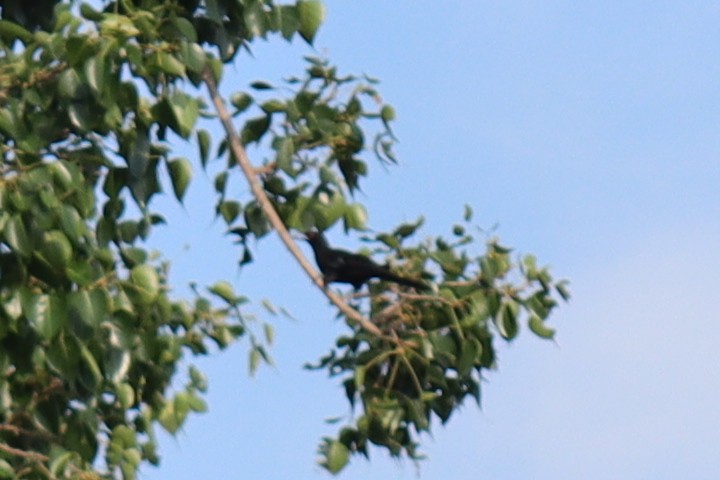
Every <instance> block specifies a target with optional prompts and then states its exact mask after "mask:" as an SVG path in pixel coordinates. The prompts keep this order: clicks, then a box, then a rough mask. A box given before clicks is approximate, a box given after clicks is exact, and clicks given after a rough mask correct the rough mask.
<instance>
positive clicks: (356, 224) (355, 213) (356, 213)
mask: <svg viewBox="0 0 720 480" xmlns="http://www.w3.org/2000/svg"><path fill="white" fill-rule="evenodd" d="M367 218H368V217H367V210H365V206H364V205H363V204H361V203H353V204H350V205H348V206H347V208H346V209H345V214H344V215H343V221H344V223H345V230H364V229H365V226H366V225H367Z"/></svg>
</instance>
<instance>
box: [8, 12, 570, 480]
mask: <svg viewBox="0 0 720 480" xmlns="http://www.w3.org/2000/svg"><path fill="white" fill-rule="evenodd" d="M30 3H32V2H30ZM30 3H28V2H25V3H23V2H18V1H13V0H4V1H2V2H0V7H2V19H0V49H2V55H0V106H1V108H0V141H1V146H2V152H1V154H0V155H1V157H0V169H1V170H0V303H1V305H2V306H1V307H0V372H1V373H2V374H1V375H0V476H2V477H3V478H14V477H18V478H76V477H79V478H101V477H102V478H114V477H116V476H118V475H121V476H122V477H123V478H126V479H130V478H134V477H135V475H136V472H137V470H138V468H139V466H140V465H141V464H142V463H143V462H149V463H151V464H157V463H158V461H159V456H158V453H157V442H156V440H155V434H154V431H155V429H156V428H157V427H158V426H159V427H161V428H163V429H165V430H166V431H168V432H170V433H175V432H176V431H178V429H179V428H180V427H181V426H182V425H183V422H184V421H185V419H186V418H187V416H188V415H189V413H190V412H202V411H204V410H205V409H206V405H205V402H204V400H203V396H202V394H203V392H205V390H206V388H207V383H206V380H205V378H204V376H203V374H202V373H201V372H200V371H199V370H197V369H196V368H195V367H192V366H191V367H190V368H189V371H188V372H187V381H186V383H185V386H184V387H183V388H180V389H173V388H171V385H172V384H173V380H174V379H175V377H176V374H177V369H178V365H179V361H180V360H181V358H182V357H183V355H206V354H208V353H209V352H210V351H211V346H212V345H215V346H217V347H219V348H220V349H222V348H225V347H226V346H228V345H229V344H230V343H232V342H233V341H235V340H236V339H239V338H245V339H247V341H248V343H249V349H250V365H251V367H252V368H253V369H254V368H256V367H257V365H258V363H259V362H260V361H269V357H268V353H267V343H269V342H271V341H272V337H273V332H272V327H271V326H270V325H268V324H264V325H262V328H259V327H261V325H260V324H258V323H257V322H254V321H253V317H252V316H251V315H249V314H248V312H247V308H248V307H247V305H246V304H247V302H248V299H247V298H245V297H243V296H242V295H239V294H236V293H235V292H234V291H233V289H232V287H231V286H230V284H228V283H226V282H224V281H218V283H216V284H215V285H212V286H210V287H209V288H207V289H199V288H196V289H195V292H196V296H195V298H193V299H189V300H182V299H175V298H173V297H172V295H171V293H170V283H169V278H168V265H167V263H165V262H163V261H162V258H161V257H159V256H158V255H157V254H156V253H154V252H149V251H147V249H146V248H145V247H144V240H146V239H147V238H148V236H149V235H150V234H151V232H152V229H153V228H155V227H157V226H158V225H162V224H164V223H165V222H166V219H165V218H164V217H163V216H162V215H161V214H160V213H159V212H156V211H154V210H153V207H152V205H153V202H152V201H153V198H154V197H155V196H156V195H157V194H158V193H160V185H161V184H163V183H168V184H169V185H171V188H172V192H173V194H174V195H175V197H176V198H177V200H178V201H180V202H182V201H183V198H184V195H185V193H186V191H187V188H188V185H189V184H190V182H191V180H192V172H193V166H197V167H200V168H206V166H207V165H208V164H209V162H217V161H218V160H217V159H220V160H219V161H221V162H222V161H224V162H225V163H224V168H222V169H220V171H219V173H217V175H216V177H215V179H214V185H215V189H216V192H217V202H216V204H215V205H214V211H212V210H211V212H210V213H211V214H214V215H216V216H217V217H219V218H221V219H222V220H223V221H224V222H225V223H226V224H227V226H228V232H229V233H230V234H231V235H232V236H233V237H234V238H235V239H236V240H237V241H238V242H239V243H240V244H241V245H242V246H243V250H242V253H241V255H240V257H239V262H240V264H246V263H249V262H252V259H253V253H252V249H251V246H252V245H253V243H252V242H249V240H254V239H260V238H263V237H265V236H266V235H268V234H269V233H270V232H271V231H273V230H276V231H278V233H280V234H281V236H282V237H283V238H284V239H286V241H287V239H289V236H287V235H286V234H287V230H286V229H290V230H295V231H297V232H304V231H307V230H309V229H312V228H316V229H320V230H325V229H328V228H330V227H332V226H333V225H336V224H338V223H341V224H342V226H343V228H344V230H345V231H346V232H353V231H357V232H362V234H363V238H364V240H366V241H367V242H368V245H369V248H370V249H371V250H373V251H374V253H376V254H378V255H383V256H385V258H386V260H387V261H388V262H390V263H391V264H393V265H395V267H396V268H398V269H399V270H401V271H402V272H404V273H405V274H407V275H411V276H416V277H420V276H421V277H423V278H424V279H425V280H426V281H428V282H429V283H430V284H432V285H433V286H434V287H433V289H432V291H430V292H423V293H417V292H413V291H408V290H405V289H398V288H397V287H396V286H391V285H387V284H385V283H382V282H380V283H375V284H372V285H371V287H370V290H369V295H368V296H366V297H360V298H357V299H356V300H354V301H353V303H352V305H347V304H345V303H344V302H342V301H341V300H339V299H338V298H337V296H335V295H333V294H332V292H326V293H327V294H328V296H329V297H330V298H331V300H333V301H334V302H335V303H336V304H337V305H338V307H339V308H340V314H341V315H342V316H343V317H344V318H345V319H346V321H347V323H348V331H347V334H346V335H344V336H342V337H341V338H339V339H338V340H337V342H336V344H335V345H334V346H333V347H332V348H331V350H330V353H329V354H327V355H326V356H324V357H322V358H321V359H320V360H319V361H318V362H317V363H315V364H313V365H310V366H309V368H313V369H322V370H325V371H327V372H328V373H329V374H330V375H332V376H337V377H340V379H341V381H342V384H343V385H344V392H345V395H346V396H347V399H348V401H349V403H350V405H352V406H353V407H354V408H355V410H356V411H357V414H356V415H355V416H354V418H352V419H350V420H349V422H348V423H347V425H345V426H343V427H341V429H340V431H339V433H338V434H337V436H336V437H333V438H331V437H328V438H325V439H323V441H322V443H321V446H320V453H321V463H322V464H323V465H324V466H325V467H326V468H327V469H328V470H330V471H332V472H337V471H339V470H341V469H342V468H343V467H344V466H345V465H346V463H347V462H348V459H349V457H350V455H351V454H362V455H365V456H367V455H368V453H369V449H368V447H369V445H371V444H372V445H377V446H379V447H382V448H385V449H387V451H388V452H390V454H391V455H394V456H401V455H407V456H409V457H410V458H418V457H419V452H418V447H419V440H420V437H419V435H420V434H421V433H422V432H428V431H430V430H431V428H432V426H433V419H434V418H437V419H438V420H439V421H440V422H445V421H447V420H448V419H449V418H450V417H451V415H452V413H453V412H454V411H456V410H457V408H458V407H459V406H460V405H461V404H462V403H463V401H464V400H465V398H466V397H467V396H470V397H471V398H472V399H474V400H475V401H477V402H479V400H480V380H481V377H482V372H483V370H484V369H488V368H492V367H493V366H494V364H495V355H494V341H495V338H496V337H498V336H499V337H500V338H503V339H505V340H512V339H513V338H514V337H515V336H516V335H517V333H518V331H519V328H520V327H519V326H520V323H521V322H523V321H526V322H527V323H528V325H529V328H530V330H531V331H533V332H534V333H535V334H536V335H538V336H540V337H542V338H552V336H553V330H551V329H550V328H549V327H548V326H547V325H546V324H545V320H546V318H547V317H548V315H549V314H550V313H551V311H552V310H553V309H554V308H555V307H556V305H557V300H556V298H557V297H558V296H559V297H562V298H567V290H566V287H565V284H564V283H563V282H559V283H555V282H554V281H553V279H552V278H551V276H550V274H549V272H548V270H547V269H546V268H540V267H538V266H537V264H536V262H535V259H534V258H533V257H532V256H525V257H521V258H519V259H514V258H513V256H512V255H511V251H510V249H508V248H506V247H504V246H502V245H501V244H500V243H499V241H498V240H496V239H493V238H489V239H486V240H485V242H483V241H480V242H478V239H476V238H473V236H471V235H470V234H468V233H467V232H470V231H473V230H472V226H471V223H470V222H471V217H472V212H471V210H470V208H469V207H467V208H466V212H465V215H464V221H463V222H461V223H459V224H458V225H456V226H455V227H454V229H453V231H452V232H451V234H450V235H449V236H448V238H442V237H437V238H425V239H424V240H417V239H416V237H417V235H418V233H417V232H418V230H419V228H420V227H421V225H422V220H419V221H417V222H415V223H409V224H403V225H400V226H398V227H397V228H396V229H395V230H393V231H391V232H375V233H372V234H371V233H368V231H369V230H368V229H367V225H368V212H367V211H366V209H365V207H364V206H363V205H362V204H361V203H358V202H357V201H355V200H354V196H353V194H354V192H356V191H357V190H358V189H360V187H361V184H362V182H363V181H364V180H365V177H366V176H367V173H368V161H369V158H368V157H375V158H376V159H378V160H379V161H381V162H383V163H385V164H393V163H395V161H396V159H395V156H394V154H393V151H392V146H393V142H394V136H393V133H392V130H391V122H392V121H393V119H394V111H393V109H392V107H391V106H390V105H388V104H385V103H383V101H382V100H381V97H380V95H379V93H378V91H377V90H376V87H377V86H376V81H375V80H373V79H371V78H368V77H365V76H354V75H347V74H343V73H340V72H339V70H338V69H337V68H336V67H335V66H333V65H332V64H330V63H329V62H328V61H327V60H324V59H318V58H314V57H308V58H307V67H306V70H305V71H304V72H302V73H301V74H299V75H297V76H294V77H292V76H291V77H290V78H289V79H288V80H287V82H286V84H284V85H280V86H274V85H273V84H272V83H271V82H268V81H264V80H254V81H253V80H251V79H248V88H246V89H244V90H241V91H237V92H234V93H232V94H231V95H230V96H229V97H228V99H227V102H224V101H223V99H222V98H220V97H219V93H218V90H217V86H216V82H217V81H220V80H221V79H222V74H223V68H224V65H225V64H228V63H231V62H234V61H239V60H238V59H241V58H242V57H238V53H239V52H240V51H242V50H244V49H245V50H250V49H251V48H252V44H253V42H254V41H256V39H258V38H264V39H269V38H272V37H276V36H279V37H281V38H283V39H285V40H287V41H293V40H294V39H295V38H297V37H299V38H300V39H301V40H303V41H305V42H307V43H312V41H313V39H314V37H315V34H316V32H317V30H318V28H319V26H320V24H321V23H322V20H323V16H324V7H323V5H322V4H321V3H320V2H317V1H313V0H300V1H297V2H295V3H291V4H277V3H275V2H273V1H271V0H242V1H238V0H203V1H201V0H121V1H106V2H103V3H102V4H101V5H99V4H98V3H97V2H96V3H94V4H91V3H90V2H87V3H86V2H61V1H58V0H43V1H42V2H34V3H33V4H32V5H30ZM41 3H42V5H40V4H41ZM204 88H206V89H207V91H208V93H209V95H210V99H211V100H212V101H211V102H208V101H207V97H204V96H203V95H202V89H204ZM288 92H290V93H288ZM226 103H229V104H230V105H231V108H232V110H231V111H227V110H226V109H225V105H226ZM211 104H212V105H214V107H215V108H212V105H211ZM201 117H205V118H208V119H210V120H211V121H213V120H214V121H215V123H216V125H222V126H223V127H224V129H223V130H222V131H221V132H222V133H220V134H219V135H218V131H220V130H219V129H218V130H213V129H208V130H205V129H202V128H200V127H199V126H198V121H199V119H200V118H201ZM231 118H232V119H235V120H236V121H237V120H238V119H239V120H240V121H241V125H242V126H241V127H240V128H239V130H237V129H236V128H233V127H232V126H231V125H230V126H229V121H230V119H231ZM217 120H219V121H220V122H219V124H218V122H217ZM237 131H239V132H240V133H239V135H238V134H237ZM213 135H215V138H213ZM178 139H183V140H185V141H188V142H193V143H195V144H196V145H197V146H198V156H197V159H192V160H191V159H188V158H183V157H179V156H177V154H176V153H175V152H174V151H173V148H172V146H171V144H172V143H175V142H176V141H177V140H178ZM169 140H172V142H170V141H169ZM251 144H252V145H256V146H257V150H258V151H263V152H266V156H264V158H266V160H265V161H264V162H262V163H261V162H257V161H256V162H254V164H253V165H250V164H249V160H248V158H247V154H246V152H245V149H244V147H245V146H249V145H251ZM238 166H239V167H240V168H238ZM239 172H242V173H243V174H244V175H245V176H246V177H247V180H248V181H250V183H251V185H253V186H254V188H255V190H253V193H254V195H252V196H250V197H249V198H247V199H237V198H231V197H230V196H229V195H228V184H229V180H230V179H231V178H232V177H233V176H237V175H238V173H239ZM210 208H213V207H210ZM289 241H290V242H292V240H289ZM478 244H480V245H481V246H482V245H483V244H484V246H482V248H483V251H482V252H481V253H477V245H478ZM290 246H291V247H292V245H290ZM295 250H296V247H295ZM296 253H297V252H296ZM299 260H300V261H302V258H300V257H299ZM314 276H315V279H316V280H317V274H315V275H314ZM260 330H262V332H263V333H262V334H260V333H258V332H259V331H260ZM175 385H177V381H175Z"/></svg>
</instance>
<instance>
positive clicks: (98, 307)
mask: <svg viewBox="0 0 720 480" xmlns="http://www.w3.org/2000/svg"><path fill="white" fill-rule="evenodd" d="M107 309H108V304H107V297H106V293H105V292H104V291H103V290H100V289H93V290H78V291H75V292H72V293H70V296H69V302H68V317H69V318H70V320H72V321H76V320H79V321H80V322H82V324H83V325H85V326H87V327H91V328H93V329H94V328H97V327H99V326H100V324H101V323H102V321H103V320H105V317H106V315H107Z"/></svg>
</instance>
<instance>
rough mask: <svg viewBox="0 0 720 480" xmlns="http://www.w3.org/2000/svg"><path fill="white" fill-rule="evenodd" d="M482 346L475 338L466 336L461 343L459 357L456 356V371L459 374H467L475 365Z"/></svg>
mask: <svg viewBox="0 0 720 480" xmlns="http://www.w3.org/2000/svg"><path fill="white" fill-rule="evenodd" d="M481 350H482V346H481V345H480V342H479V341H478V340H477V339H475V338H468V339H466V340H465V341H464V342H463V344H462V349H461V353H460V358H458V366H457V369H458V373H459V374H460V375H461V376H463V377H464V376H467V375H469V374H470V372H471V371H472V368H473V367H474V366H475V361H476V360H477V359H478V358H479V356H480V352H481Z"/></svg>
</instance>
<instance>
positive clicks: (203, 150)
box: [197, 129, 211, 168]
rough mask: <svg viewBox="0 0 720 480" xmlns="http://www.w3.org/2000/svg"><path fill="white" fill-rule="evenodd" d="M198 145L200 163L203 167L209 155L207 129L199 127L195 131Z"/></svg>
mask: <svg viewBox="0 0 720 480" xmlns="http://www.w3.org/2000/svg"><path fill="white" fill-rule="evenodd" d="M197 140H198V147H199V148H200V164H201V165H202V167H203V168H205V166H206V165H207V161H208V157H209V155H210V141H211V138H210V133H209V132H208V131H207V130H204V129H200V130H198V131H197Z"/></svg>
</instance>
